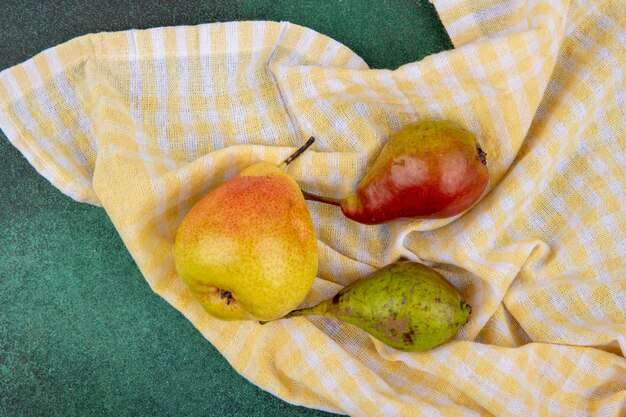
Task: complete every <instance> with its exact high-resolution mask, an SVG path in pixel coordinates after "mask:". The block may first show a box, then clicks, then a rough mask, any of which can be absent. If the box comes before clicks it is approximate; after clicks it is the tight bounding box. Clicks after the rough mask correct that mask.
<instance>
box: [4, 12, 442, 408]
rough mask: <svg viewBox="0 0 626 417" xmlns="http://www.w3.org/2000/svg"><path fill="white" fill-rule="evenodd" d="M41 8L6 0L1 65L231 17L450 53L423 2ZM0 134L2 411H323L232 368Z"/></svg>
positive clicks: (81, 208)
mask: <svg viewBox="0 0 626 417" xmlns="http://www.w3.org/2000/svg"><path fill="white" fill-rule="evenodd" d="M43 3H45V4H39V2H34V1H26V0H22V1H11V0H8V1H7V0H5V1H3V2H2V6H0V70H2V69H5V68H8V67H10V66H13V65H16V64H19V63H21V62H23V61H24V60H26V59H28V58H30V57H32V56H34V55H35V54H37V53H39V52H41V51H42V50H44V49H46V48H48V47H51V46H54V45H57V44H59V43H62V42H65V41H67V40H70V39H72V38H74V37H76V36H80V35H84V34H87V33H93V32H100V31H117V30H125V29H130V28H149V27H156V26H173V25H182V24H185V25H195V24H200V23H206V22H216V21H231V20H277V21H281V20H283V21H284V20H286V21H290V22H293V23H297V24H300V25H303V26H307V27H310V28H312V29H315V30H317V31H318V32H320V33H323V34H325V35H328V36H330V37H332V38H334V39H336V40H338V41H340V42H342V43H343V44H345V45H347V46H348V47H350V48H351V49H352V50H353V51H355V52H356V53H357V54H359V55H360V56H361V57H362V58H364V59H365V61H366V62H367V63H368V64H369V65H370V66H371V67H372V68H392V69H393V68H397V67H398V66H400V65H402V64H405V63H408V62H413V61H417V60H419V59H421V58H423V57H425V56H427V55H429V54H432V53H436V52H439V51H441V50H444V49H449V48H451V47H452V44H451V43H450V40H449V38H448V36H447V34H446V33H445V30H444V29H443V27H442V25H441V22H440V21H439V19H438V17H437V15H436V13H435V11H434V8H433V7H432V5H431V4H430V3H428V2H427V1H425V0H343V1H342V0H336V1H322V0H308V1H306V0H278V1H264V0H254V1H253V0H241V1H196V0H189V1H184V0H181V1H159V2H155V3H154V4H152V5H150V6H149V7H142V6H139V5H138V3H139V2H128V1H91V2H86V1H85V2H83V1H78V0H59V1H56V2H43ZM141 3H144V2H141ZM0 137H1V139H0V416H21V415H24V416H101V415H108V416H266V415H267V416H273V417H280V416H322V415H331V414H328V413H324V412H321V411H317V410H311V409H306V408H303V407H297V406H293V405H291V404H288V403H286V402H284V401H282V400H280V399H278V398H276V397H274V396H272V395H271V394H269V393H267V392H265V391H262V390H261V389H259V388H257V387H256V386H254V385H252V384H250V383H249V382H248V381H247V380H245V379H244V378H243V377H241V376H240V375H238V374H237V373H236V372H235V371H234V370H233V369H232V368H231V367H230V365H229V364H228V363H227V362H226V360H225V359H224V358H223V357H222V356H221V355H220V353H219V352H218V351H217V350H216V349H215V348H213V346H212V345H211V344H210V343H209V342H208V341H206V340H205V339H204V338H203V337H202V336H201V334H200V333H199V332H197V331H196V330H195V329H194V328H193V327H192V325H191V323H189V322H188V321H187V320H186V319H185V318H184V317H183V316H182V315H181V314H180V313H178V312H177V311H176V310H174V309H173V308H172V307H171V306H170V305H169V304H167V303H166V302H165V301H164V300H162V299H161V298H160V297H158V296H157V295H156V294H154V293H153V292H152V291H151V289H150V288H149V286H148V284H147V283H146V282H145V281H144V279H143V277H142V275H141V274H140V272H139V270H138V269H137V267H136V265H135V263H134V262H133V260H132V258H131V256H130V255H129V253H128V252H127V250H126V248H125V247H124V245H123V243H122V241H121V239H120V238H119V236H118V235H117V233H116V231H115V229H114V227H113V225H112V224H111V222H110V221H109V219H108V217H107V216H106V214H105V212H104V210H103V209H101V208H98V207H93V206H90V205H87V204H80V203H77V202H74V201H73V200H71V199H70V198H69V197H66V196H65V195H63V194H61V193H60V192H59V191H58V190H56V189H55V188H54V187H52V186H51V185H50V184H49V183H48V182H47V181H46V180H45V179H44V178H43V177H41V176H40V175H39V174H37V172H36V171H35V170H34V169H33V168H32V167H31V166H30V165H29V164H28V162H27V161H26V160H25V159H24V158H23V157H22V155H21V154H20V153H19V152H18V151H17V150H16V149H15V148H14V147H13V146H12V145H11V144H10V143H9V142H8V140H7V138H6V136H5V135H4V134H3V133H0Z"/></svg>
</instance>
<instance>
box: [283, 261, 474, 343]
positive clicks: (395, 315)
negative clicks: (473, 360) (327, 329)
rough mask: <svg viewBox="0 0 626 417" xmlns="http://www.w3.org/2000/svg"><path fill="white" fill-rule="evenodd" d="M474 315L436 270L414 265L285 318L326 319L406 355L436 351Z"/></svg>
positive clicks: (390, 268) (397, 267)
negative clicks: (341, 324) (315, 317)
mask: <svg viewBox="0 0 626 417" xmlns="http://www.w3.org/2000/svg"><path fill="white" fill-rule="evenodd" d="M470 312H471V307H470V305H469V304H467V303H466V302H465V300H463V297H462V296H461V294H460V293H459V291H458V290H457V289H456V288H454V287H453V286H452V285H451V284H450V283H449V282H448V281H446V279H445V278H444V277H443V276H441V274H439V273H438V272H437V271H435V270H434V269H432V268H430V267H428V266H426V265H423V264H420V263H417V262H410V261H401V262H396V263H392V264H389V265H387V266H385V267H383V268H381V269H379V270H377V271H375V272H374V273H372V274H371V275H369V276H368V277H366V278H363V279H361V280H358V281H355V282H354V283H352V284H350V285H348V286H347V287H345V288H343V289H342V290H341V291H339V292H338V293H337V294H336V295H335V296H334V297H333V298H331V299H328V300H325V301H322V302H321V303H319V304H317V305H315V306H313V307H309V308H304V309H300V310H294V311H292V312H291V313H289V314H287V315H286V316H285V317H283V318H289V317H298V316H311V315H325V316H330V317H335V318H337V319H339V320H342V321H345V322H347V323H350V324H353V325H355V326H357V327H359V328H361V329H362V330H365V331H366V332H367V333H369V334H370V335H372V336H374V337H375V338H377V339H378V340H380V341H381V342H383V343H385V344H387V345H389V346H391V347H393V348H396V349H399V350H403V351H409V352H415V351H423V350H427V349H431V348H434V347H435V346H438V345H440V344H442V343H444V342H445V341H447V340H449V339H450V338H452V337H453V336H454V335H455V334H456V332H457V331H458V329H459V328H460V327H461V326H462V325H463V324H465V323H466V322H467V321H468V319H469V315H470Z"/></svg>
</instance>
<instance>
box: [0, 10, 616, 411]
mask: <svg viewBox="0 0 626 417" xmlns="http://www.w3.org/2000/svg"><path fill="white" fill-rule="evenodd" d="M435 6H436V8H437V10H438V12H439V14H440V16H441V19H442V21H443V23H444V25H445V27H446V28H447V30H448V32H449V34H450V36H451V38H452V40H453V42H454V44H455V46H456V49H454V50H452V51H447V52H444V53H440V54H436V55H433V56H430V57H428V58H426V59H424V60H422V61H420V62H416V63H411V64H408V65H405V66H402V67H401V68H399V69H397V70H395V71H387V70H371V69H369V68H368V67H367V65H366V64H365V62H363V60H362V59H360V58H359V57H358V56H356V55H355V54H354V53H353V52H351V51H350V50H349V49H347V48H346V47H344V46H342V45H340V44H339V43H337V42H335V41H333V40H331V39H329V38H327V37H325V36H323V35H320V34H318V33H316V32H314V31H312V30H309V29H306V28H303V27H299V26H297V25H293V24H289V23H270V22H240V23H225V24H210V25H201V26H196V27H175V28H156V29H151V30H145V31H135V30H133V31H127V32H119V33H101V34H95V35H89V36H85V37H81V38H77V39H74V40H72V41H70V42H68V43H66V44H63V45H60V46H57V47H55V48H52V49H49V50H46V51H44V52H43V53H41V54H39V55H37V56H36V57H34V58H33V59H31V60H29V61H27V62H25V63H23V64H21V65H18V66H16V67H13V68H10V69H7V70H5V71H3V72H2V73H0V127H1V128H2V130H3V131H4V132H5V133H6V135H7V136H8V137H9V139H10V140H11V142H12V143H13V144H14V145H15V146H16V147H17V148H19V150H20V151H21V152H22V153H23V154H24V156H25V157H26V158H27V159H28V160H29V161H30V163H31V164H32V165H33V166H34V167H35V168H36V169H37V170H38V171H39V172H40V173H41V174H42V175H43V176H45V177H46V178H47V179H48V180H49V181H50V182H51V183H52V184H53V185H54V186H56V187H57V188H59V189H60V190H61V191H62V192H64V193H66V194H67V195H69V196H70V197H72V198H74V199H75V200H77V201H83V202H88V203H91V204H95V205H101V206H102V207H104V209H105V210H106V212H107V213H108V215H109V216H110V218H111V220H112V221H113V223H114V224H115V226H116V228H117V230H118V231H119V233H120V235H121V236H122V238H123V240H124V242H125V244H126V245H127V247H128V249H129V251H130V253H131V254H132V255H133V257H134V259H135V260H136V262H137V265H138V266H139V268H140V269H141V271H142V273H143V274H144V276H145V278H146V279H147V281H148V282H149V284H150V285H151V287H152V288H153V289H154V291H155V292H156V293H158V294H159V295H161V296H162V297H163V298H165V299H166V300H167V301H168V302H169V303H171V305H172V306H173V307H174V308H176V309H178V310H179V311H181V312H182V313H183V314H184V315H185V316H186V317H187V318H188V319H189V320H190V321H191V322H193V324H194V325H195V326H196V327H197V329H198V330H199V331H200V332H202V334H203V335H204V336H205V337H206V338H207V339H208V340H209V341H210V342H211V343H212V344H213V345H214V346H216V347H217V348H218V349H219V350H220V352H222V354H223V355H224V356H225V357H226V358H227V359H228V360H229V362H230V363H231V364H232V366H233V367H234V368H236V369H237V371H238V372H240V373H241V374H242V375H244V376H245V377H246V378H247V379H249V380H250V381H252V382H253V383H255V384H257V385H259V386H260V387H262V388H264V389H266V390H268V391H270V392H272V393H274V394H275V395H277V396H279V397H281V398H283V399H285V400H286V401H289V402H292V403H297V404H302V405H305V406H309V407H315V408H319V409H324V410H329V411H334V412H340V413H347V414H350V415H354V416H375V415H385V416H394V415H402V416H418V415H430V416H435V415H442V416H452V415H476V416H478V415H486V414H494V415H512V416H530V415H563V416H586V415H598V416H600V415H601V416H617V415H624V413H626V359H625V358H624V352H626V216H625V211H626V205H625V201H626V200H625V196H624V190H625V188H626V174H625V172H626V155H625V152H624V145H625V143H626V133H625V130H624V127H625V124H626V123H625V121H626V120H625V119H626V113H625V109H626V91H625V88H624V81H625V68H626V53H625V51H626V19H625V14H624V4H623V3H622V4H620V2H619V1H617V0H615V1H610V0H606V1H582V0H579V1H576V0H572V1H565V0H563V1H559V0H551V1H539V0H534V1H533V0H526V1H524V0H517V1H507V2H504V1H495V0H483V1H474V0H466V1H461V0H441V1H437V2H436V4H435ZM424 118H447V119H451V120H454V121H456V122H458V123H460V124H462V125H464V126H466V127H467V128H468V129H470V130H471V131H473V132H475V133H476V135H477V136H478V139H479V141H480V143H481V145H482V148H483V149H484V150H485V151H486V152H487V155H488V162H489V168H490V174H491V178H490V184H489V187H488V193H487V194H486V195H485V196H484V197H483V198H482V199H481V201H480V202H479V203H478V204H477V205H476V206H475V207H474V208H473V209H471V210H470V211H469V212H467V213H465V214H464V215H462V216H460V217H458V218H455V219H447V220H437V221H423V220H405V221H396V222H391V223H389V224H387V225H381V226H364V225H360V224H356V223H354V222H351V221H349V220H347V219H346V218H345V217H343V216H342V215H341V213H340V211H339V210H338V209H337V208H336V207H332V206H325V205H320V204H318V203H313V202H309V203H308V206H309V209H310V211H311V214H312V217H313V221H314V224H315V227H316V232H317V236H318V239H319V245H318V246H319V255H320V266H319V273H318V279H317V280H316V282H315V284H314V287H313V290H312V292H311V294H310V295H309V297H308V298H307V300H305V304H312V303H314V302H316V301H319V300H321V299H323V298H326V297H329V296H331V295H332V294H334V293H335V292H336V291H337V290H338V289H339V288H341V287H342V286H344V285H346V284H348V283H350V282H352V281H354V280H356V279H358V278H359V277H362V276H364V275H366V274H368V273H369V272H371V271H373V270H374V269H375V268H377V267H381V266H383V265H385V264H387V263H389V262H392V261H394V260H397V259H399V258H401V257H407V258H410V259H421V260H422V261H424V262H426V263H428V264H430V265H433V266H434V267H436V268H437V269H438V270H440V271H441V272H442V273H443V274H444V275H445V276H446V277H447V278H448V279H449V280H450V281H451V282H452V283H453V284H454V285H455V286H456V287H458V288H459V289H460V290H461V291H462V292H463V293H464V294H465V295H466V297H467V298H468V300H469V301H470V304H471V305H472V306H473V315H472V317H471V320H470V322H469V323H468V324H467V325H465V326H464V327H463V328H462V329H461V330H460V332H459V334H458V335H457V336H456V338H455V340H454V341H452V342H450V343H447V344H445V345H443V346H441V347H439V348H436V349H434V350H431V351H428V352H424V353H414V354H409V353H402V352H399V351H395V350H393V349H391V348H389V347H387V346H384V345H382V344H381V343H379V342H378V341H375V340H373V339H372V338H371V337H369V336H368V335H367V334H365V333H364V332H362V331H360V330H358V329H356V328H355V327H352V326H350V325H348V324H344V323H342V322H338V321H335V320H333V319H330V318H322V317H316V318H297V319H292V320H286V321H280V322H275V323H271V324H268V325H265V326H259V325H258V324H257V323H253V322H243V323H233V322H222V321H218V320H215V319H212V318H211V317H209V316H208V315H207V314H206V313H205V312H204V311H203V310H202V308H201V307H200V306H199V304H198V303H197V302H196V301H194V299H193V298H192V296H191V295H190V293H189V291H188V290H187V289H186V288H185V286H184V285H183V283H182V282H181V280H180V279H179V278H178V277H177V275H176V272H175V269H174V263H173V258H172V246H173V239H174V233H175V231H176V229H177V227H178V225H179V223H180V221H181V219H182V217H183V216H184V215H185V213H186V212H187V210H188V209H189V208H190V207H191V205H192V204H193V203H194V202H196V201H197V200H198V199H199V198H200V197H201V196H202V195H204V194H205V193H207V192H208V191H210V190H211V189H213V188H214V187H216V186H217V185H219V184H221V183H223V182H224V181H226V180H228V179H229V178H232V177H233V176H234V175H235V174H236V173H237V172H238V171H239V170H241V169H242V168H244V167H246V166H248V165H250V164H251V163H253V162H255V161H260V160H267V161H275V162H277V163H278V162H280V161H282V160H283V159H284V158H285V157H286V156H287V155H289V154H290V153H291V152H292V151H293V150H294V148H296V147H298V146H299V145H300V144H302V143H303V142H304V140H305V139H306V138H308V137H309V136H315V137H316V138H317V141H316V143H315V145H314V147H313V149H312V150H310V151H307V152H306V153H305V154H304V155H303V156H302V157H300V158H299V159H298V160H296V161H295V162H294V163H293V164H292V165H290V167H289V170H290V172H291V174H293V176H294V177H295V179H296V180H297V181H298V183H299V184H300V185H301V186H302V187H303V189H306V190H307V191H310V192H314V193H320V194H325V195H330V196H335V197H343V196H345V195H347V194H348V193H349V192H350V191H351V190H353V189H354V187H355V185H356V183H357V182H358V180H359V178H360V177H361V176H362V175H363V173H364V172H365V170H366V169H367V166H368V164H369V163H370V162H371V161H372V159H373V158H374V157H375V156H376V154H377V152H378V151H379V150H380V148H381V146H382V145H383V143H384V142H385V140H386V139H387V138H388V137H389V135H390V134H392V133H393V132H394V131H396V130H398V129H400V127H401V126H403V125H404V124H406V123H408V122H411V121H413V120H419V119H424ZM129 302H132V300H129Z"/></svg>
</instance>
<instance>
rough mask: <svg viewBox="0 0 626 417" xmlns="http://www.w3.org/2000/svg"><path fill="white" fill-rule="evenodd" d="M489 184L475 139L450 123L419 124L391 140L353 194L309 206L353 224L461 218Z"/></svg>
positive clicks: (308, 196) (313, 197)
mask: <svg viewBox="0 0 626 417" xmlns="http://www.w3.org/2000/svg"><path fill="white" fill-rule="evenodd" d="M488 181H489V172H488V170H487V159H486V154H485V152H483V150H482V149H481V148H480V145H479V144H478V142H477V140H476V137H475V136H474V135H473V134H472V133H471V132H469V131H467V130H465V129H463V128H462V127H460V126H458V125H456V124H455V123H453V122H451V121H447V120H430V121H420V122H415V123H411V124H409V125H406V126H405V127H403V128H402V129H401V130H399V131H398V132H396V133H395V134H394V135H392V136H391V137H390V138H389V140H388V141H387V143H386V144H385V146H383V149H382V150H381V152H380V153H379V155H378V156H377V158H376V160H375V161H374V163H373V165H372V166H371V167H370V168H369V170H368V171H367V172H366V174H365V176H364V177H363V178H362V179H361V181H360V183H359V184H358V186H357V190H356V192H355V193H354V194H352V195H350V196H348V197H346V198H344V199H342V200H338V199H334V198H330V197H325V196H318V195H314V194H311V193H307V192H305V193H304V196H305V198H306V199H308V200H313V201H319V202H323V203H328V204H334V205H336V206H340V207H341V210H342V212H343V213H344V214H345V215H346V216H347V217H348V218H350V219H352V220H355V221H357V222H359V223H364V224H380V223H384V222H387V221H389V220H394V219H398V218H421V219H442V218H447V217H452V216H455V215H457V214H460V213H462V212H464V211H465V210H467V209H468V208H469V207H471V206H472V205H473V204H474V203H475V202H476V201H477V200H478V198H479V197H480V196H481V195H482V193H483V191H484V190H485V188H486V187H487V183H488Z"/></svg>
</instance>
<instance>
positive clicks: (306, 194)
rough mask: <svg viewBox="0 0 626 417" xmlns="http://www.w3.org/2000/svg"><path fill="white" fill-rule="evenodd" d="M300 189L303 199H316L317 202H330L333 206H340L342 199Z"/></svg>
mask: <svg viewBox="0 0 626 417" xmlns="http://www.w3.org/2000/svg"><path fill="white" fill-rule="evenodd" d="M301 191H302V195H303V196H304V199H305V200H311V201H317V202H319V203H325V204H332V205H333V206H341V202H342V200H339V199H336V198H332V197H324V196H321V195H316V194H311V193H309V192H306V191H304V190H301Z"/></svg>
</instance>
